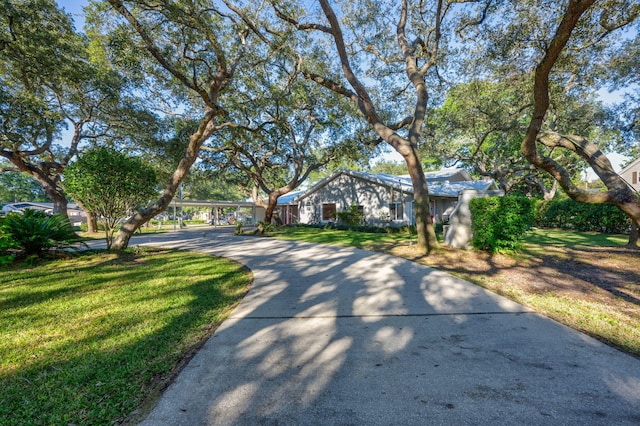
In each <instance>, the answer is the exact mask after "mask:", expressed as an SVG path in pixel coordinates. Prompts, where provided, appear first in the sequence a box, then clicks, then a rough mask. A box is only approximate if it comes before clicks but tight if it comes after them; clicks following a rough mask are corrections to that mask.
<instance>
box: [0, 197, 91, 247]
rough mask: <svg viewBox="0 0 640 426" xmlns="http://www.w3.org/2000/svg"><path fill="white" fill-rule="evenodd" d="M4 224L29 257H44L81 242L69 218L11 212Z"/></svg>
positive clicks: (41, 213) (43, 213)
mask: <svg viewBox="0 0 640 426" xmlns="http://www.w3.org/2000/svg"><path fill="white" fill-rule="evenodd" d="M2 223H3V229H4V232H5V233H6V234H7V235H9V236H10V238H11V240H13V242H14V243H15V245H16V247H17V248H19V249H21V250H22V251H23V252H24V254H25V255H27V256H31V255H36V256H42V254H43V253H44V252H46V251H48V250H51V249H64V248H71V247H73V246H74V245H75V244H78V243H80V242H81V241H80V238H79V237H78V236H77V235H76V233H75V232H73V230H72V229H71V224H70V223H69V219H68V218H66V217H65V216H62V215H49V214H47V213H45V212H43V211H42V210H31V209H27V210H25V211H24V213H16V212H11V213H9V214H8V215H7V216H6V217H5V218H4V220H3V222H2Z"/></svg>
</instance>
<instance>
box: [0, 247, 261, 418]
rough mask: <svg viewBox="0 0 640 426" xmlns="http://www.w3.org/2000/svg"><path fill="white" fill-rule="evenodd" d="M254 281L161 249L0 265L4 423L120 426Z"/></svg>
mask: <svg viewBox="0 0 640 426" xmlns="http://www.w3.org/2000/svg"><path fill="white" fill-rule="evenodd" d="M250 281H251V273H250V272H249V271H248V270H246V269H245V268H244V267H242V266H241V265H239V264H237V263H234V262H230V261H228V260H224V259H220V258H215V257H211V256H208V255H204V254H198V253H191V252H184V251H168V250H158V249H155V250H153V249H149V250H146V249H145V250H143V251H141V252H139V253H134V252H128V253H122V254H116V253H107V252H87V253H82V254H80V255H78V256H77V257H75V258H72V259H68V260H56V261H48V262H46V263H43V264H41V265H39V266H36V267H24V266H23V267H13V268H9V269H7V268H3V269H0V424H1V425H23V424H24V425H27V424H42V425H69V424H75V425H81V424H84V425H97V424H114V423H118V422H121V421H123V420H124V419H125V418H127V416H129V415H130V414H131V413H132V412H134V410H136V409H138V408H139V407H140V405H141V404H142V403H143V402H145V400H148V398H149V397H150V396H152V395H153V394H154V393H155V392H159V390H160V389H161V388H162V387H163V385H164V384H165V383H166V382H167V381H168V380H170V379H171V377H172V374H174V373H175V371H176V369H177V367H178V366H179V364H180V362H181V360H183V359H184V357H185V356H188V355H189V354H191V353H192V352H193V351H195V349H197V347H199V345H200V344H201V343H202V342H203V341H204V340H205V339H206V337H207V336H209V335H210V334H211V333H212V332H213V330H214V329H215V328H216V327H217V325H218V324H220V323H221V322H222V321H223V320H224V318H225V317H226V316H228V314H229V313H230V312H231V310H232V309H233V308H234V307H235V306H236V305H237V303H238V302H239V300H240V299H241V298H242V297H243V296H244V294H245V293H246V292H247V290H248V287H249V284H250Z"/></svg>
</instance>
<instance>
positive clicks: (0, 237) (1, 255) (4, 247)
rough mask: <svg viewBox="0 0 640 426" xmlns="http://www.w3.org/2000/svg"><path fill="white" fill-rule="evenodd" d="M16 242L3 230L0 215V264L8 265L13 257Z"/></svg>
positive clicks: (2, 221) (2, 220) (2, 219)
mask: <svg viewBox="0 0 640 426" xmlns="http://www.w3.org/2000/svg"><path fill="white" fill-rule="evenodd" d="M16 247H17V243H16V242H15V240H14V239H13V238H11V235H10V234H9V233H7V232H6V231H5V228H4V218H3V217H0V266H4V265H10V264H11V263H13V261H14V259H15V257H16V256H15V248H16Z"/></svg>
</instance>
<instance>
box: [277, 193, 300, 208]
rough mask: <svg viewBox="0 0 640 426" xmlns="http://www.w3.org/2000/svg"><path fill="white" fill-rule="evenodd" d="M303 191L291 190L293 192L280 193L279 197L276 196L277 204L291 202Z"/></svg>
mask: <svg viewBox="0 0 640 426" xmlns="http://www.w3.org/2000/svg"><path fill="white" fill-rule="evenodd" d="M303 192H304V191H293V192H289V193H288V194H284V195H281V196H280V197H278V205H281V204H293V202H294V200H295V199H296V198H297V197H298V196H300V195H302V193H303Z"/></svg>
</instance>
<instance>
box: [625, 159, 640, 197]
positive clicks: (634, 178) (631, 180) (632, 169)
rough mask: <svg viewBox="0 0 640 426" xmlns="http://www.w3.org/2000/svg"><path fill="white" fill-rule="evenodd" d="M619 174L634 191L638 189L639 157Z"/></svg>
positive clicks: (639, 174)
mask: <svg viewBox="0 0 640 426" xmlns="http://www.w3.org/2000/svg"><path fill="white" fill-rule="evenodd" d="M620 176H621V177H622V178H623V179H624V180H625V181H627V183H628V184H629V185H631V187H632V188H633V189H635V190H636V191H640V158H639V159H637V160H636V161H634V162H633V163H631V164H629V165H628V166H627V167H625V168H624V169H623V170H621V171H620Z"/></svg>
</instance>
